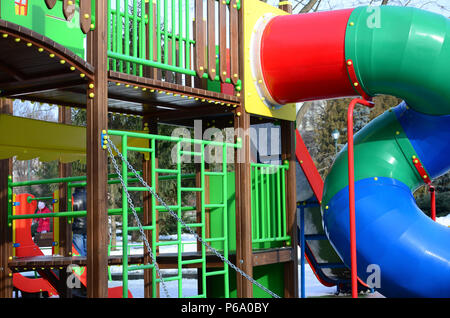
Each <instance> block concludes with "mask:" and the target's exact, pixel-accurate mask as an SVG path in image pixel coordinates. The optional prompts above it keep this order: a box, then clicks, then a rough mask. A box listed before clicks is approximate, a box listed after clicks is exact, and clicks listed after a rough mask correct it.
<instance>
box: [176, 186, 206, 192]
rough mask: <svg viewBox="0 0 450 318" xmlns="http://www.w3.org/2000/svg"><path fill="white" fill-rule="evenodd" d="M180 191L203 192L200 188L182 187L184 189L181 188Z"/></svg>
mask: <svg viewBox="0 0 450 318" xmlns="http://www.w3.org/2000/svg"><path fill="white" fill-rule="evenodd" d="M180 190H181V191H185V192H187V191H198V192H201V191H203V189H202V188H192V187H184V188H181V189H180Z"/></svg>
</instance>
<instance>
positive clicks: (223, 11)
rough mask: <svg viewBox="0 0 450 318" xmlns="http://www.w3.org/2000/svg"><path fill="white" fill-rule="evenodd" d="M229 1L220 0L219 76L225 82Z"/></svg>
mask: <svg viewBox="0 0 450 318" xmlns="http://www.w3.org/2000/svg"><path fill="white" fill-rule="evenodd" d="M227 22H228V21H227V2H226V1H225V0H219V76H220V81H221V82H222V83H225V80H226V79H227V75H228V72H227V28H226V25H227Z"/></svg>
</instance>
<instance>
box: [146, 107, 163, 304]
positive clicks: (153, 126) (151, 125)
mask: <svg viewBox="0 0 450 318" xmlns="http://www.w3.org/2000/svg"><path fill="white" fill-rule="evenodd" d="M145 123H147V124H148V129H149V131H148V132H149V133H150V134H155V135H157V134H158V123H157V122H156V121H155V120H154V119H153V120H152V119H151V118H150V116H149V115H144V125H145ZM144 128H145V126H144ZM157 145H158V144H157V143H156V142H155V147H156V149H155V167H158V151H157V148H158V146H157ZM152 172H153V171H152V162H151V158H150V159H149V160H145V159H144V160H143V162H142V177H143V179H144V180H145V182H147V184H148V185H149V186H151V187H154V189H155V191H156V192H158V177H157V176H158V174H156V178H155V184H152ZM156 218H158V212H157V213H156ZM151 224H156V233H157V236H158V233H159V227H158V220H157V219H156V220H153V219H152V195H151V194H150V193H149V192H144V195H143V225H144V226H145V225H151ZM144 233H145V236H146V237H147V239H148V241H149V243H150V242H151V237H152V231H149V230H145V231H144ZM152 252H153V253H157V252H158V250H156V251H152ZM152 262H153V261H152V259H151V257H150V253H149V251H148V250H147V247H146V246H145V245H144V264H150V263H152ZM153 270H156V269H145V270H144V297H145V298H151V297H152V271H153ZM159 296H160V290H159V284H157V291H156V297H159Z"/></svg>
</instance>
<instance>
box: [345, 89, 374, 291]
mask: <svg viewBox="0 0 450 318" xmlns="http://www.w3.org/2000/svg"><path fill="white" fill-rule="evenodd" d="M356 104H361V105H364V106H367V107H373V103H372V102H370V101H367V100H365V99H361V98H355V99H353V100H352V101H351V102H350V104H349V106H348V113H347V138H348V141H347V142H348V147H347V148H348V195H349V210H350V211H349V216H350V218H349V223H350V262H351V282H352V298H358V274H357V267H356V265H357V262H356V228H355V169H354V166H355V164H354V152H353V110H354V109H355V106H356Z"/></svg>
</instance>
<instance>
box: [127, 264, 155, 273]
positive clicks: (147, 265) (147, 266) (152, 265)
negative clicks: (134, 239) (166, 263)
mask: <svg viewBox="0 0 450 318" xmlns="http://www.w3.org/2000/svg"><path fill="white" fill-rule="evenodd" d="M154 267H155V264H146V265H133V266H129V267H128V271H129V272H131V271H136V270H141V269H152V268H154Z"/></svg>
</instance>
